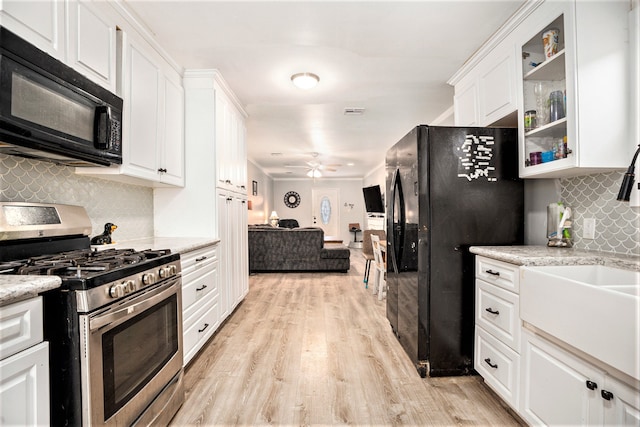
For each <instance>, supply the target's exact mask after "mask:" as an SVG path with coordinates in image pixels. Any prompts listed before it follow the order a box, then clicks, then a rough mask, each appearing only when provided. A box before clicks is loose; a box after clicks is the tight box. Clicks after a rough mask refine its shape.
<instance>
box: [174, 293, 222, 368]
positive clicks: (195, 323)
mask: <svg viewBox="0 0 640 427" xmlns="http://www.w3.org/2000/svg"><path fill="white" fill-rule="evenodd" d="M219 308H220V307H219V304H218V298H217V297H215V298H212V299H211V301H207V304H204V305H203V306H202V307H199V310H197V313H195V314H194V316H193V318H191V319H187V321H185V325H184V332H183V341H182V342H183V348H184V350H183V355H184V356H183V358H184V362H183V363H184V364H185V365H186V364H187V363H189V361H190V360H191V359H192V358H193V356H194V355H195V354H196V353H197V352H198V350H200V348H201V347H202V346H203V345H204V343H205V342H206V340H207V339H209V337H211V335H213V333H214V332H215V330H216V328H217V327H218V323H219V322H218V320H219V317H220V314H219Z"/></svg>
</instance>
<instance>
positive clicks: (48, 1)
mask: <svg viewBox="0 0 640 427" xmlns="http://www.w3.org/2000/svg"><path fill="white" fill-rule="evenodd" d="M0 6H1V9H2V10H0V25H2V26H3V27H5V28H7V29H8V30H9V31H12V32H14V33H15V34H17V35H18V36H20V37H22V38H23V39H25V40H27V41H29V42H30V43H31V44H33V45H34V46H36V47H37V48H39V49H41V50H43V51H45V52H47V53H48V54H49V55H51V56H53V57H54V58H57V59H59V60H61V61H64V60H65V45H64V40H65V39H64V34H65V20H64V16H65V14H64V9H65V3H64V2H61V1H57V0H43V1H40V2H32V1H24V0H3V1H2V2H1V3H0Z"/></svg>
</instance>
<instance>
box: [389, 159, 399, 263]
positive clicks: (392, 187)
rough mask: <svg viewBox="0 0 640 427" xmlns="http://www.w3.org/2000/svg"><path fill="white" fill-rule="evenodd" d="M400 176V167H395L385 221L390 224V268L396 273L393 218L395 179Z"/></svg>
mask: <svg viewBox="0 0 640 427" xmlns="http://www.w3.org/2000/svg"><path fill="white" fill-rule="evenodd" d="M399 178H400V169H396V171H395V172H394V174H393V179H392V181H391V197H390V200H389V219H388V221H387V224H390V225H391V226H390V227H388V228H389V229H388V230H387V240H388V242H389V247H388V248H387V249H390V250H388V251H387V252H388V253H389V254H390V258H391V263H390V265H391V268H392V269H393V272H394V273H398V262H397V260H396V254H395V251H396V241H395V224H394V218H395V206H396V196H397V192H396V188H397V180H398V179H399Z"/></svg>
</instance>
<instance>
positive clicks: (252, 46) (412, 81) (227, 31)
mask: <svg viewBox="0 0 640 427" xmlns="http://www.w3.org/2000/svg"><path fill="white" fill-rule="evenodd" d="M125 2H126V3H127V4H128V5H129V6H130V7H131V9H133V11H134V12H135V14H137V15H138V16H139V18H141V20H142V21H143V22H144V23H145V24H146V25H147V26H148V28H149V30H150V31H151V32H152V33H153V34H155V36H156V37H157V40H158V42H159V43H160V45H161V46H163V48H164V49H165V50H166V51H167V53H169V55H171V56H172V57H173V59H174V60H175V61H176V62H177V63H178V64H180V65H182V66H183V67H185V68H215V69H218V70H219V71H220V72H221V74H222V76H223V77H224V79H225V80H226V81H227V83H228V84H229V86H230V87H231V88H232V90H233V91H234V93H235V95H236V96H237V98H238V99H239V100H240V102H241V104H242V106H243V107H244V109H245V111H246V112H247V114H248V118H247V122H246V125H247V141H248V156H249V159H250V160H251V161H252V162H254V163H255V164H256V165H258V166H259V167H260V168H261V169H263V170H264V171H265V172H266V173H267V174H268V175H269V176H271V177H273V178H274V179H286V178H292V179H293V178H298V177H304V176H305V173H306V172H307V170H306V169H305V168H304V167H287V166H305V165H306V164H307V163H306V162H316V163H318V164H322V165H324V166H327V165H340V166H334V167H333V169H335V171H323V178H321V179H324V178H325V177H327V178H356V177H358V178H361V177H364V176H366V175H367V174H368V173H370V172H371V171H372V170H374V169H375V168H377V167H379V166H380V165H381V164H383V162H384V153H385V152H386V150H387V149H388V148H389V147H390V146H391V145H393V144H394V143H395V142H396V141H397V140H399V139H400V138H401V137H402V136H404V135H405V134H406V133H407V132H408V131H409V130H410V129H411V128H412V127H414V126H415V125H418V124H429V123H431V122H433V121H434V119H436V118H437V117H438V116H440V115H441V114H442V113H443V112H445V111H446V110H447V109H448V108H449V107H451V105H452V104H453V88H452V87H451V86H449V85H447V84H446V81H447V80H448V79H449V78H450V77H451V76H452V75H453V74H454V73H455V72H456V70H457V69H459V68H460V67H461V66H462V65H463V63H464V62H465V60H467V59H468V58H469V57H470V56H471V55H472V54H473V53H474V52H475V51H476V50H477V49H478V48H479V47H480V46H481V45H482V44H483V43H484V41H486V40H487V39H488V38H489V37H490V36H491V34H492V33H493V32H494V31H496V30H497V29H498V28H499V27H500V25H502V24H503V23H504V22H505V21H506V20H507V19H508V18H509V16H511V15H512V14H513V13H514V12H515V11H516V10H517V9H518V8H519V7H520V6H521V5H522V3H523V0H470V1H458V0H443V1H407V2H399V1H351V2H342V1H255V2H249V1H226V2H223V1H201V0H200V1H184V0H180V1H167V0H125ZM300 72H312V73H315V74H317V75H318V76H319V77H320V82H319V84H318V85H317V86H316V87H315V88H314V89H310V90H302V89H298V88H296V87H294V86H293V85H292V83H291V80H290V78H291V76H292V75H293V74H295V73H300ZM346 108H364V109H365V111H364V113H363V114H361V115H346V114H345V109H346ZM273 153H278V154H276V155H273ZM314 153H317V155H314Z"/></svg>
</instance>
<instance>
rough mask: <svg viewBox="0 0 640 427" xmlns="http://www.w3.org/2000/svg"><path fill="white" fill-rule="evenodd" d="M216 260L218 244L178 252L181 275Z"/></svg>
mask: <svg viewBox="0 0 640 427" xmlns="http://www.w3.org/2000/svg"><path fill="white" fill-rule="evenodd" d="M217 261H218V246H217V245H214V246H206V247H204V248H200V249H196V250H195V251H189V252H185V253H182V254H180V265H181V267H182V276H183V277H184V276H186V275H188V274H190V273H193V272H195V271H198V270H200V269H202V268H204V267H206V266H207V265H210V264H213V263H215V262H217Z"/></svg>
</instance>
